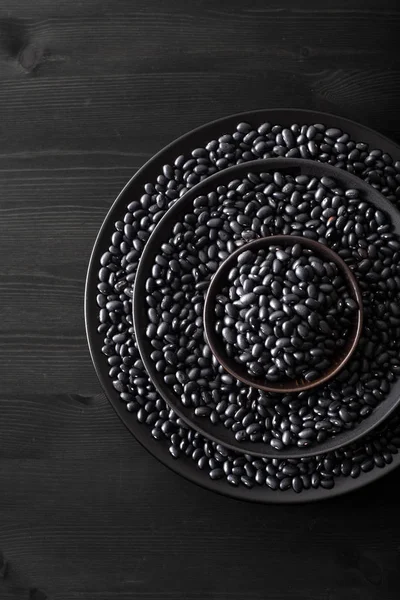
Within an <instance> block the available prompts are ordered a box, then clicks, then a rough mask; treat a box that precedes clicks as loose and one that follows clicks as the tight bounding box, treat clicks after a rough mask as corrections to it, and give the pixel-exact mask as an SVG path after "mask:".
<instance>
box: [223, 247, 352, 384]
mask: <svg viewBox="0 0 400 600" xmlns="http://www.w3.org/2000/svg"><path fill="white" fill-rule="evenodd" d="M227 280H228V282H227V285H226V286H225V287H224V288H223V289H222V290H221V293H220V294H218V296H217V298H216V300H217V302H216V305H215V314H216V317H217V320H216V323H215V329H216V332H217V333H218V334H219V335H220V336H222V338H223V340H224V343H225V349H226V354H227V356H228V357H232V358H234V360H235V361H236V362H237V363H238V364H240V365H242V366H244V367H245V368H246V370H247V371H248V373H249V375H251V376H254V377H257V378H262V380H263V382H264V383H267V382H270V383H272V384H274V383H275V382H282V381H285V380H287V379H297V380H298V381H300V382H301V380H305V381H306V382H310V381H314V380H316V379H318V378H319V377H321V376H322V375H323V374H325V373H326V371H327V369H328V368H329V367H331V366H332V364H333V362H334V361H336V362H337V361H338V359H340V356H341V352H343V347H344V346H345V345H346V340H347V334H348V332H349V330H350V328H351V327H352V325H353V324H354V315H355V311H356V310H357V307H358V306H357V303H356V301H355V300H354V299H353V298H351V297H350V294H349V291H348V289H347V286H346V282H345V280H344V278H343V276H342V274H341V273H340V271H339V269H338V267H337V265H336V264H335V263H334V262H332V261H326V260H323V259H322V258H321V257H320V256H318V255H317V254H315V252H313V251H312V250H311V249H309V248H304V247H302V245H301V244H299V243H295V244H292V245H290V246H284V247H280V246H276V245H273V246H270V247H269V248H268V249H267V250H265V249H260V250H258V251H256V252H253V251H252V250H250V249H247V250H244V251H243V252H242V253H241V254H239V256H238V258H237V261H236V264H235V266H234V267H233V268H232V269H231V270H230V271H229V273H228V275H227Z"/></svg>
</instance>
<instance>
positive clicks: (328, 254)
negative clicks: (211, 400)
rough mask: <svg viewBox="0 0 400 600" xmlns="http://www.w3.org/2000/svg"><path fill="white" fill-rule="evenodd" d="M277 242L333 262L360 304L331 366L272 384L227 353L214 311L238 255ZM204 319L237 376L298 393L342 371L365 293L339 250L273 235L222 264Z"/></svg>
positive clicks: (214, 345) (221, 357)
mask: <svg viewBox="0 0 400 600" xmlns="http://www.w3.org/2000/svg"><path fill="white" fill-rule="evenodd" d="M288 160H293V159H288ZM335 174H336V173H335ZM275 244H277V245H282V246H286V245H293V244H300V245H301V246H303V247H304V248H308V249H311V250H313V251H314V252H315V254H316V255H317V256H320V257H322V258H323V259H324V260H326V261H331V262H334V263H335V264H336V265H337V267H338V269H339V271H340V272H341V274H342V275H343V277H344V280H345V281H346V283H347V289H348V290H349V293H350V295H351V297H352V298H353V300H355V301H356V302H357V305H358V308H357V311H356V314H355V315H354V319H353V323H352V326H351V328H350V329H349V330H348V332H347V341H346V345H345V347H344V348H343V349H341V350H340V351H339V353H338V355H337V357H336V360H335V361H334V362H333V363H332V364H331V365H330V367H329V368H328V369H326V371H325V372H323V373H322V374H321V375H320V377H318V379H314V380H313V381H306V380H305V379H301V378H300V377H299V378H298V379H293V380H291V379H286V380H285V381H277V382H276V383H275V384H273V383H271V382H268V381H267V380H266V379H265V377H255V376H252V375H250V374H249V373H248V371H247V369H246V368H245V366H244V365H240V364H238V363H237V362H236V361H234V360H233V359H232V358H230V357H229V356H228V355H227V353H226V350H225V345H224V342H223V340H222V337H221V336H219V335H218V334H217V332H216V330H215V323H216V320H217V319H216V315H215V304H216V297H217V295H218V294H219V293H220V292H221V289H222V287H223V285H224V283H225V282H226V279H227V275H228V273H229V271H230V269H231V268H232V267H233V266H234V265H235V264H236V262H237V259H238V257H239V255H240V254H241V253H242V252H245V251H246V250H251V251H252V252H257V250H261V249H262V248H264V249H266V248H268V247H269V246H273V245H275ZM203 322H204V332H205V335H206V338H207V342H208V345H209V346H210V348H211V350H212V352H213V354H214V356H215V357H216V358H217V360H218V362H219V363H220V364H221V365H222V366H223V367H224V368H225V370H226V371H228V373H230V374H231V375H233V376H234V377H235V379H239V380H240V381H242V382H243V383H245V384H246V385H248V386H251V387H256V388H258V389H260V390H263V391H264V392H276V393H281V394H285V393H291V392H293V393H298V392H302V391H306V390H311V389H313V388H315V387H318V386H319V385H323V384H324V383H327V382H328V381H329V380H330V379H332V378H333V377H335V376H336V375H337V374H338V373H339V371H340V370H341V369H342V368H343V367H344V366H345V365H346V364H347V362H348V361H349V360H350V358H351V357H352V355H353V353H354V350H355V349H356V347H357V343H358V341H359V339H360V335H361V330H362V324H363V307H362V296H361V291H360V288H359V286H358V283H357V280H356V278H355V276H354V274H353V272H352V271H351V269H350V268H349V267H348V266H347V265H346V263H345V262H344V261H343V260H342V259H341V258H340V256H339V255H338V254H336V252H334V251H333V250H331V249H330V248H328V247H327V246H324V245H323V244H320V243H319V242H316V241H315V240H310V239H307V238H304V237H298V236H295V235H290V236H289V235H273V236H268V237H265V238H259V239H258V240H253V241H252V242H248V243H247V244H245V245H244V246H241V247H240V248H238V250H236V252H234V253H233V254H231V255H230V256H229V257H228V258H227V259H226V260H225V261H224V262H223V263H222V264H221V265H220V267H219V269H218V271H217V272H216V273H215V275H214V277H213V278H212V280H211V282H210V285H209V287H208V290H207V294H206V298H205V302H204V312H203Z"/></svg>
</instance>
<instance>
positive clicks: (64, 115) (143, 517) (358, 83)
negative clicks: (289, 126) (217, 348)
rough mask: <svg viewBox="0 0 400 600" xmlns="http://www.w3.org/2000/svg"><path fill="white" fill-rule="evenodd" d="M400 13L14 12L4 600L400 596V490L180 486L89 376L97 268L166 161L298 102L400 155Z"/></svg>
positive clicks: (333, 7)
mask: <svg viewBox="0 0 400 600" xmlns="http://www.w3.org/2000/svg"><path fill="white" fill-rule="evenodd" d="M399 29H400V7H399V6H398V5H397V3H396V0H393V1H392V2H385V1H381V2H376V0H363V1H361V0H358V1H357V0H348V1H344V0H337V1H335V2H330V1H325V2H319V1H317V0H315V1H314V0H306V1H304V2H298V1H297V0H284V1H283V2H273V3H272V2H270V1H268V0H267V1H265V0H251V1H250V2H243V3H242V2H235V1H233V0H230V1H229V2H228V1H225V0H214V1H210V2H205V1H200V0H85V1H83V2H74V1H73V0H36V1H35V2H33V1H31V0H2V2H1V3H0V69H1V70H0V78H1V79H0V99H1V121H0V130H1V138H0V139H1V152H0V187H1V191H0V250H1V260H0V298H1V300H0V302H1V322H0V388H1V389H0V440H1V442H0V453H1V454H0V456H1V461H0V484H1V487H0V551H1V554H0V598H1V600H11V599H13V600H17V599H18V600H23V599H24V600H25V599H28V598H30V599H31V600H44V599H45V598H48V599H49V600H131V599H137V600H139V599H140V600H184V599H185V600H228V599H229V600H267V599H268V600H287V599H292V598H293V599H298V600H397V599H398V598H399V596H400V591H399V584H400V576H399V567H400V516H399V504H400V502H399V501H400V492H399V491H398V485H399V473H398V472H394V473H393V474H391V475H389V476H388V477H387V478H385V479H384V480H382V481H381V482H379V483H376V484H374V485H371V486H370V487H368V488H366V489H364V490H362V491H361V492H358V493H355V494H352V495H349V496H348V497H344V498H342V499H336V500H334V501H330V502H326V503H323V504H314V505H307V506H299V507H293V506H291V507H285V506H259V505H250V504H246V503H243V502H238V501H234V500H230V499H226V498H223V497H220V496H218V495H216V494H213V493H211V492H207V491H205V490H203V489H200V488H198V487H196V486H195V485H193V484H190V483H188V482H186V481H185V480H183V479H181V478H179V477H178V476H177V475H175V474H174V473H172V472H170V471H169V470H167V469H166V468H165V467H163V466H162V465H161V464H159V463H158V462H157V461H156V460H155V459H154V458H152V457H151V456H150V455H149V454H148V453H147V452H146V451H145V450H144V449H143V448H142V447H141V446H139V444H138V443H137V442H136V441H135V439H134V438H133V437H132V436H131V435H130V434H129V433H128V431H127V430H126V429H125V427H124V426H123V425H122V423H121V422H120V421H119V419H118V417H117V416H116V415H115V413H114V411H113V409H112V408H111V406H110V405H109V404H108V402H107V400H106V398H105V397H104V395H103V394H102V393H101V389H100V385H99V383H98V381H97V379H96V376H95V373H94V369H93V367H92V364H91V361H90V358H89V352H88V348H87V344H86V339H85V332H84V323H83V286H84V279H85V273H86V266H87V263H88V258H89V254H90V251H91V247H92V244H93V242H94V239H95V236H96V233H97V231H98V229H99V227H100V224H101V222H102V220H103V218H104V216H105V214H106V212H107V210H108V208H109V206H110V205H111V203H112V201H113V199H114V197H115V196H116V194H117V193H118V191H119V190H120V189H121V187H122V186H123V185H124V183H125V182H126V181H127V180H128V179H129V178H130V176H131V175H132V174H133V173H134V172H135V170H136V169H137V168H138V167H140V166H141V165H142V164H143V163H144V162H145V161H146V160H147V159H148V158H149V157H150V156H151V155H152V154H153V153H154V152H156V151H157V150H158V149H159V148H161V147H162V146H164V145H165V144H166V143H168V142H169V141H171V140H172V139H173V138H175V137H177V136H178V135H180V134H182V133H184V132H185V131H187V130H189V129H191V128H193V127H195V126H197V125H200V124H202V123H203V122H206V121H209V120H211V119H214V118H217V117H220V116H223V115H226V114H229V113H233V112H236V111H241V110H250V109H254V108H272V107H279V106H286V107H291V106H296V107H300V108H313V109H316V110H323V111H328V112H336V113H339V114H341V115H343V116H346V117H350V118H354V119H356V120H359V121H361V122H364V123H366V124H368V125H370V126H372V127H375V128H377V129H379V130H380V131H382V132H384V133H386V134H387V135H389V136H391V137H393V138H394V139H397V141H400V110H399V109H400V53H399V44H398V42H397V41H396V38H397V37H398V35H399Z"/></svg>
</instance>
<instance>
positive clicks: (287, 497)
mask: <svg viewBox="0 0 400 600" xmlns="http://www.w3.org/2000/svg"><path fill="white" fill-rule="evenodd" d="M240 121H248V122H250V123H254V124H259V123H262V122H265V121H270V122H273V123H279V124H281V125H283V126H289V125H291V124H292V123H301V124H302V123H324V124H325V125H327V126H329V127H339V128H341V129H343V131H345V132H347V133H349V134H350V136H351V137H352V138H353V139H355V140H356V141H360V142H361V141H362V142H366V143H367V144H369V145H370V147H373V148H380V149H381V150H383V151H384V152H387V153H388V154H390V155H391V156H392V158H393V159H394V160H400V147H399V146H398V145H397V144H395V143H394V142H392V141H391V140H389V139H388V138H386V137H385V136H383V135H381V134H380V133H378V132H376V131H374V130H372V129H370V128H368V127H365V126H363V125H361V124H359V123H355V122H354V121H350V120H349V119H344V118H342V117H338V116H336V115H331V114H328V113H320V112H314V111H308V110H296V109H276V110H275V109H270V110H259V111H251V112H244V113H239V114H236V115H231V116H229V117H226V118H223V119H219V120H217V121H213V122H211V123H208V124H206V125H203V126H202V127H199V128H197V129H194V130H193V131H190V132H188V133H186V134H185V135H183V136H182V137H180V138H178V139H177V140H175V141H173V142H172V143H171V144H169V145H168V146H166V147H165V148H164V149H162V150H161V151H160V152H158V153H157V154H156V155H155V156H154V157H153V158H151V159H150V160H149V161H148V162H147V163H146V164H145V165H144V166H143V167H142V168H141V169H139V171H138V172H137V173H136V174H135V175H134V176H133V177H132V178H131V179H130V181H129V182H128V183H127V184H126V186H125V187H124V188H123V190H122V191H121V192H120V194H119V195H118V197H117V198H116V200H115V201H114V203H113V205H112V207H111V208H110V210H109V212H108V214H107V216H106V218H105V220H104V222H103V225H102V226H101V228H100V231H99V234H98V236H97V238H96V241H95V243H94V247H93V251H92V254H91V257H90V261H89V267H88V273H87V278H86V287H85V324H86V334H87V338H88V343H89V349H90V353H91V357H92V360H93V364H94V367H95V370H96V373H97V376H98V378H99V380H100V383H101V385H102V387H103V389H104V391H105V393H106V395H107V397H108V399H109V401H110V403H111V405H112V406H113V408H114V410H115V411H116V412H117V414H118V415H119V417H120V418H121V420H122V421H123V423H124V424H125V425H126V427H127V428H128V429H129V430H130V431H131V432H132V434H133V435H134V436H135V437H136V439H137V440H138V441H139V442H140V443H141V444H142V445H143V446H144V447H145V448H147V450H149V452H151V453H152V454H153V455H154V456H155V457H156V458H158V459H159V460H160V461H161V462H162V463H163V464H165V465H166V466H168V467H169V468H171V469H172V470H173V471H175V472H177V473H179V474H180V475H183V476H184V477H186V478H187V479H189V480H190V481H193V482H194V483H197V484H199V485H201V486H203V487H206V488H208V489H210V490H213V491H215V492H219V493H222V494H225V495H228V496H232V497H234V498H240V499H243V500H249V501H255V502H265V503H269V502H275V503H301V502H311V501H316V500H322V499H324V498H332V497H334V496H338V495H341V494H344V493H347V492H350V491H352V490H355V489H357V488H360V487H362V486H364V485H366V484H368V483H370V482H372V481H375V480H376V479H379V478H380V477H382V476H383V475H384V474H386V473H389V472H390V471H391V470H393V469H394V468H395V467H397V466H398V465H399V464H400V454H396V455H395V456H394V457H393V462H392V463H391V464H390V465H388V466H386V467H385V468H384V469H377V468H375V469H373V470H372V471H369V472H367V473H361V475H360V476H359V477H358V478H356V479H352V478H350V477H338V478H335V487H334V488H333V489H332V490H327V489H324V488H321V487H319V488H317V489H312V488H311V489H310V490H304V491H303V492H301V494H296V493H295V492H294V491H292V490H287V491H284V492H280V491H272V490H270V489H269V488H268V487H266V486H264V487H262V488H261V487H257V486H255V487H253V488H251V489H247V488H245V487H237V488H234V487H232V486H230V485H229V484H228V483H227V482H226V481H225V480H218V481H212V480H211V479H210V478H209V477H208V474H207V473H206V472H205V471H202V470H199V469H197V467H196V465H195V463H194V462H193V461H192V460H191V459H190V458H186V457H181V458H179V459H178V460H176V459H174V458H173V457H172V456H171V455H170V453H169V452H168V449H167V447H166V444H165V443H163V442H157V441H155V440H154V439H153V438H152V437H151V435H150V430H149V428H148V427H146V426H145V425H142V424H140V423H138V422H137V420H136V417H135V416H134V415H133V414H131V413H129V412H128V411H127V409H126V405H125V404H124V403H123V402H122V401H121V400H120V398H119V394H118V393H117V392H116V390H115V389H114V388H113V386H112V382H111V379H110V377H109V376H108V369H109V365H108V363H107V359H106V357H105V356H104V355H103V354H102V352H101V348H102V345H103V336H102V335H101V334H99V333H98V332H97V325H98V307H97V304H96V295H97V287H96V286H97V282H98V280H97V273H98V270H99V265H100V257H101V255H102V254H103V252H105V251H106V250H107V248H108V246H109V245H110V239H111V236H112V234H113V232H114V223H115V221H117V220H118V219H119V218H121V216H122V215H124V214H125V212H126V206H127V205H128V204H129V202H130V201H131V200H132V199H133V198H135V197H137V196H140V195H141V194H142V190H143V186H144V185H145V184H146V183H147V182H149V181H150V182H151V181H155V179H156V178H157V176H158V175H159V174H160V173H161V171H162V167H163V165H164V164H168V163H173V161H174V160H175V158H176V157H177V156H178V155H180V154H187V153H189V152H190V151H191V150H193V149H194V148H196V147H199V146H202V145H204V144H206V143H207V142H208V141H209V140H211V139H214V138H218V137H219V136H221V135H223V134H224V133H227V132H230V131H232V130H234V129H235V127H236V125H237V123H239V122H240Z"/></svg>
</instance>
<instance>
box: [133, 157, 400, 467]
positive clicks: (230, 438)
mask: <svg viewBox="0 0 400 600" xmlns="http://www.w3.org/2000/svg"><path fill="white" fill-rule="evenodd" d="M271 170H275V171H280V172H282V173H285V174H290V175H292V176H294V177H297V176H298V175H301V174H304V175H310V176H315V177H319V178H321V177H323V176H326V177H330V178H333V179H335V180H336V181H338V183H339V185H341V186H342V187H348V188H356V189H359V190H361V191H362V193H363V194H364V196H365V198H366V199H367V200H368V201H369V202H370V203H371V204H373V205H374V206H376V207H377V208H379V209H381V210H384V211H385V212H386V213H387V214H388V215H390V218H391V221H392V223H393V227H394V230H395V232H396V233H397V235H400V213H399V212H398V210H397V209H396V208H395V207H394V205H393V204H391V203H390V202H389V201H388V200H387V199H386V198H385V197H384V196H382V195H381V194H380V193H379V192H377V191H376V190H375V189H374V188H373V187H372V186H370V185H368V184H367V183H365V182H364V181H362V180H360V179H359V178H358V177H356V176H355V175H352V174H350V173H348V172H347V171H344V170H341V169H338V168H337V167H332V166H330V165H326V164H324V163H320V162H316V161H310V160H305V159H296V158H271V159H264V160H255V161H249V162H245V163H241V164H240V165H236V166H234V167H230V168H227V169H224V170H223V171H220V172H219V173H216V174H215V175H211V176H210V177H208V178H207V179H205V180H204V181H202V182H200V183H199V184H197V185H196V186H194V187H193V188H191V189H190V190H189V191H188V192H186V194H184V195H183V196H182V197H181V198H179V199H178V200H177V201H176V202H175V204H174V205H173V206H172V207H171V208H170V209H169V210H168V211H167V213H166V214H165V215H164V217H163V218H162V219H161V220H160V222H159V223H158V225H157V227H156V228H155V229H154V231H153V232H152V234H151V236H150V238H149V240H148V241H147V243H146V246H145V248H144V251H143V254H142V256H141V259H140V263H139V267H138V270H137V274H136V279H135V286H134V295H133V320H134V327H135V336H136V342H137V346H138V349H139V352H140V356H141V358H142V361H143V364H144V366H145V368H146V371H147V373H148V375H149V377H150V379H151V381H152V382H153V384H154V386H155V388H156V389H157V391H158V393H159V394H160V395H161V396H162V398H163V399H164V400H165V402H166V403H167V404H168V405H169V406H170V407H171V408H172V409H173V410H174V411H175V412H176V414H177V415H178V416H179V417H181V418H182V419H183V420H184V421H186V423H188V424H189V425H190V426H191V427H193V429H195V430H196V431H198V432H199V433H201V434H202V435H204V436H205V437H207V438H209V439H210V440H212V441H214V442H217V443H219V444H222V445H224V446H225V447H226V448H229V449H231V450H234V451H235V452H242V453H246V454H250V455H252V456H263V457H270V458H280V459H283V458H302V457H308V456H315V455H319V454H325V453H327V452H331V451H333V450H337V449H338V448H341V447H343V446H346V445H348V444H351V443H353V442H354V441H356V440H358V439H360V438H361V437H363V436H365V435H366V434H367V433H369V432H370V431H372V429H374V428H375V427H376V426H378V425H379V424H380V423H382V421H384V419H385V418H386V417H387V416H388V415H389V414H390V413H391V412H392V411H393V410H394V409H395V408H396V407H397V406H398V405H399V403H400V394H399V391H400V381H399V382H398V384H395V385H393V387H392V390H391V391H390V393H389V395H388V396H387V397H386V399H385V400H383V401H382V402H381V403H380V404H379V405H378V406H377V407H376V408H375V409H374V411H373V412H372V414H371V415H370V416H369V417H367V418H366V419H364V421H362V422H361V423H359V424H358V425H357V426H356V427H355V428H354V429H351V430H346V431H343V432H342V433H340V434H338V435H336V436H335V437H331V438H329V439H327V440H326V441H324V442H322V443H319V444H315V445H313V446H309V447H302V448H293V447H291V448H288V449H284V450H279V451H278V450H274V449H273V448H271V447H270V446H269V445H267V444H266V443H264V442H238V441H237V440H236V439H235V436H234V433H233V432H232V431H231V430H230V429H227V428H226V427H224V425H223V424H222V423H219V424H216V425H214V424H212V423H211V421H209V420H208V419H204V418H201V417H196V416H195V415H194V411H193V409H192V408H189V407H185V406H183V404H182V403H181V401H180V398H179V397H178V396H177V395H176V394H175V393H174V391H173V390H172V389H171V388H170V387H169V386H168V385H167V384H166V383H165V382H164V380H163V377H162V375H161V374H160V373H159V372H158V371H157V370H156V368H155V363H154V362H153V360H152V359H151V358H150V354H151V352H152V350H153V348H152V346H151V344H150V341H149V339H148V338H147V336H146V327H147V324H148V315H147V307H146V304H145V298H146V295H147V292H146V280H147V277H148V275H149V273H150V272H151V268H152V266H153V264H154V260H155V257H156V255H157V254H158V253H159V249H160V246H161V244H163V243H164V242H167V241H168V239H169V238H170V237H171V232H172V228H173V227H174V225H175V223H176V221H177V220H179V219H180V218H182V217H183V216H184V215H185V213H187V212H190V211H191V210H192V208H193V201H194V200H195V199H196V198H197V197H198V196H199V195H202V194H208V193H209V192H211V191H213V190H215V189H216V188H217V187H218V186H219V185H224V184H226V183H228V182H229V181H231V180H233V179H237V178H240V177H245V176H246V175H247V173H250V172H254V173H262V172H268V171H271Z"/></svg>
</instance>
